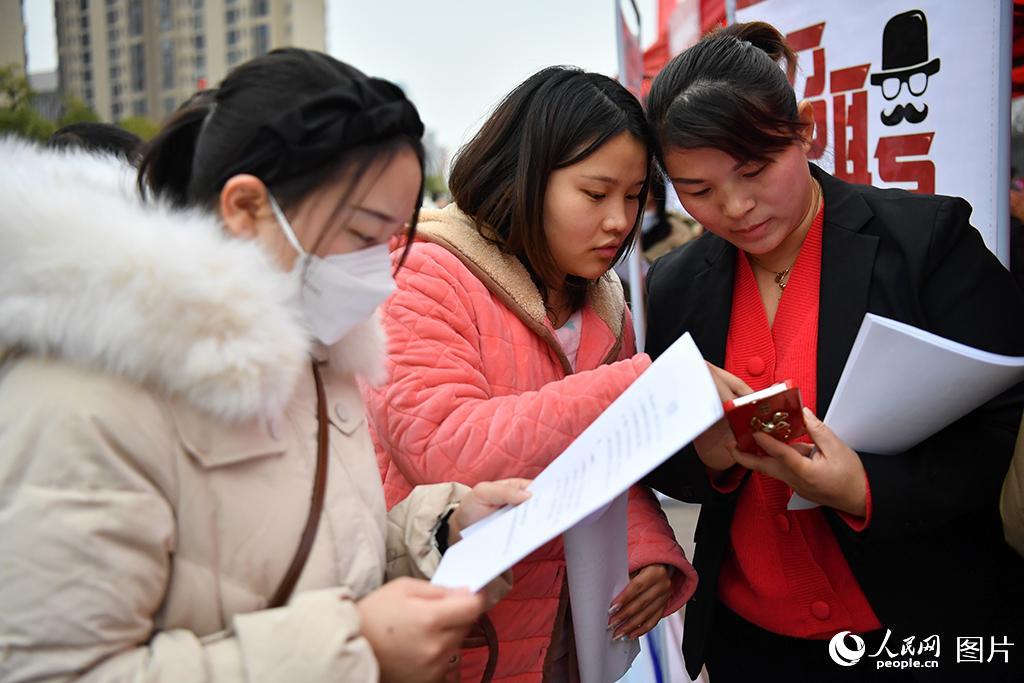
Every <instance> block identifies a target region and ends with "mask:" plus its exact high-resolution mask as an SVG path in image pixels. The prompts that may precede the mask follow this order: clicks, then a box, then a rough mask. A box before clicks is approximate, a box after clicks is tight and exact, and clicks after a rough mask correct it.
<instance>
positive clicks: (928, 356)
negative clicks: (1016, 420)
mask: <svg viewBox="0 0 1024 683" xmlns="http://www.w3.org/2000/svg"><path fill="white" fill-rule="evenodd" d="M1022 380H1024V358H1018V357H1014V356H1000V355H998V354H995V353H989V352H987V351H979V350H978V349H975V348H971V347H970V346H966V345H964V344H959V343H957V342H954V341H950V340H948V339H944V338H943V337H940V336H938V335H935V334H932V333H930V332H925V331H924V330H919V329H918V328H916V327H913V326H911V325H907V324H906V323H901V322H897V321H895V320H890V319H888V318H883V317H881V316H878V315H875V314H873V313H868V314H867V315H865V316H864V322H863V323H861V326H860V332H858V333H857V339H856V340H855V341H854V342H853V348H852V349H851V350H850V357H849V358H848V359H847V361H846V367H845V368H843V374H842V375H841V376H840V378H839V384H838V385H837V386H836V392H835V395H834V396H833V398H832V403H831V404H830V405H829V409H828V413H826V415H825V420H824V421H825V424H827V425H828V426H829V427H830V428H831V429H832V431H834V432H835V433H836V436H838V437H839V438H840V439H842V440H843V441H844V442H845V443H846V445H848V446H849V447H850V448H852V449H853V450H855V451H864V452H867V453H880V454H886V455H890V454H893V453H902V452H904V451H907V450H909V449H910V448H912V447H913V446H915V445H917V444H919V443H921V442H922V441H924V440H925V439H927V438H928V437H929V436H932V435H933V434H935V433H936V432H938V431H940V430H942V429H943V428H945V427H947V426H949V425H950V424H952V423H953V422H956V421H957V420H959V419H960V418H961V417H963V416H964V415H966V414H967V413H969V412H971V411H972V410H974V409H975V408H978V407H979V406H981V405H982V404H984V403H985V402H987V401H989V400H990V399H993V398H995V397H996V396H998V395H999V394H1001V393H1002V392H1004V391H1006V390H1007V389H1009V388H1010V387H1012V386H1014V385H1015V384H1017V383H1019V382H1021V381H1022ZM810 507H817V504H816V503H811V502H810V501H807V500H805V499H803V498H801V497H800V496H797V495H794V496H793V498H792V499H791V500H790V503H789V509H790V510H803V509H807V508H810Z"/></svg>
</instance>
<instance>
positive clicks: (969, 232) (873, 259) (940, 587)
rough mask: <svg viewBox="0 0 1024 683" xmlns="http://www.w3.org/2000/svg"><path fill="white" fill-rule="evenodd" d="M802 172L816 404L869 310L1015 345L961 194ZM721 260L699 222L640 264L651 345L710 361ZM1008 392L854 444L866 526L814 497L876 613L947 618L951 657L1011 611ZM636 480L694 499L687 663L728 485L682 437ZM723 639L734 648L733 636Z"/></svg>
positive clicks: (719, 540)
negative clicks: (810, 194) (946, 417)
mask: <svg viewBox="0 0 1024 683" xmlns="http://www.w3.org/2000/svg"><path fill="white" fill-rule="evenodd" d="M811 173H812V175H814V177H815V178H817V179H818V181H819V182H820V183H821V187H822V191H823V193H824V199H825V216H824V227H823V235H822V257H821V258H822V263H821V285H820V301H819V306H820V313H819V320H818V362H817V396H818V398H817V404H818V405H817V408H818V412H819V414H820V415H822V416H823V415H824V414H825V412H826V411H827V410H828V406H829V403H830V402H831V400H832V395H833V394H834V392H835V389H836V384H837V382H838V381H839V376H840V374H841V373H842V370H843V367H844V365H845V364H846V358H847V356H848V355H849V352H850V348H851V347H852V345H853V341H854V338H855V337H856V335H857V331H858V329H859V328H860V324H861V321H862V319H863V317H864V314H865V313H868V312H871V313H877V314H879V315H882V316H885V317H888V318H893V319H895V320H900V321H903V322H905V323H909V324H910V325H914V326H916V327H920V328H922V329H925V330H929V331H931V332H934V333H936V334H939V335H941V336H943V337H947V338H950V339H954V340H956V341H959V342H963V343H965V344H969V345H971V346H975V347H979V348H982V349H985V350H988V351H993V352H997V353H1003V354H1010V355H1024V295H1022V293H1021V291H1020V289H1019V288H1018V287H1017V284H1016V283H1015V282H1014V280H1013V278H1012V277H1011V276H1010V274H1009V273H1008V272H1007V271H1006V269H1005V268H1003V267H1002V265H1000V264H999V262H998V261H997V260H996V259H995V257H994V256H993V255H992V254H991V252H989V251H988V249H986V248H985V245H984V243H983V242H982V239H981V236H980V234H979V233H978V232H977V230H975V229H974V228H972V227H971V226H970V223H969V218H970V213H971V207H970V205H969V204H967V202H965V201H964V200H962V199H957V198H951V197H940V196H924V195H916V194H911V193H908V192H904V191H902V190H881V189H878V188H873V187H867V186H860V185H851V184H848V183H845V182H843V181H841V180H838V179H837V178H834V177H832V176H831V175H829V174H827V173H825V172H824V171H822V170H821V169H819V168H817V167H816V166H813V165H812V166H811ZM735 264H736V248H735V247H733V246H732V245H731V244H729V243H728V242H726V241H725V240H723V239H721V238H719V237H717V236H715V235H712V234H709V233H708V234H705V235H703V236H702V237H701V238H700V239H697V240H695V241H694V242H691V243H689V244H686V245H684V246H683V247H682V248H680V249H678V250H677V251H675V252H673V253H670V254H668V255H666V256H665V257H664V258H662V259H660V260H658V261H657V262H656V263H655V264H654V266H653V267H652V268H651V271H650V273H649V274H648V302H649V303H648V305H649V318H648V319H649V324H648V330H647V351H648V353H650V354H651V356H653V357H657V356H658V355H659V354H660V353H662V352H663V351H664V350H665V349H666V348H668V346H669V345H670V344H671V343H672V342H673V341H675V340H676V339H677V338H678V337H680V336H682V335H683V334H684V333H685V332H690V333H691V334H692V335H693V338H694V341H695V342H696V344H697V346H698V348H699V349H700V350H701V352H702V353H703V355H704V357H705V358H706V359H707V360H709V361H710V362H712V363H714V364H716V365H718V366H722V365H723V364H724V361H725V342H726V336H727V333H728V327H729V316H730V312H731V308H732V290H733V276H734V273H735ZM894 371H898V368H894ZM1022 407H1024V384H1021V385H1019V386H1017V387H1015V388H1014V389H1011V390H1010V391H1008V392H1006V393H1005V394H1003V395H1002V396H1000V397H998V398H996V399H994V400H993V401H991V402H989V403H988V404H986V405H984V406H982V407H981V408H979V409H978V410H976V411H975V412H973V413H971V414H970V415H968V416H966V417H964V418H963V419H961V420H959V421H958V422H956V423H954V424H953V425H950V426H949V427H948V428H946V429H945V430H943V431H941V432H939V433H938V434H936V435H935V436H933V437H931V438H929V439H928V440H926V441H924V442H923V443H921V444H920V445H918V446H916V447H915V448H913V449H912V450H910V451H908V452H906V453H903V454H899V455H876V454H872V453H860V456H861V460H862V461H863V463H864V468H865V470H866V471H867V475H868V480H869V482H870V486H871V499H872V520H871V525H870V527H869V528H868V529H866V530H865V531H864V532H862V533H855V532H854V531H853V530H851V529H850V527H849V526H848V525H847V524H845V523H844V522H843V521H842V520H841V519H839V518H838V516H836V515H835V513H834V512H833V511H832V510H831V509H829V508H824V510H825V514H826V516H827V517H828V519H829V521H830V523H831V525H832V527H833V529H834V531H835V534H836V537H837V539H838V541H839V544H840V547H841V548H842V550H843V553H844V554H845V556H846V558H847V561H848V562H849V564H850V567H851V569H852V570H853V573H854V575H855V576H856V577H857V579H858V581H859V582H860V585H861V587H862V589H863V591H864V593H865V595H866V596H867V598H868V601H869V602H870V603H871V606H872V608H873V609H874V611H875V613H876V615H877V616H878V618H879V620H880V621H881V623H882V625H883V627H887V628H891V629H892V630H893V634H892V635H893V638H900V639H902V638H905V637H907V636H910V635H914V636H917V637H918V638H923V637H925V636H927V635H930V634H932V633H943V634H948V636H949V637H944V638H943V639H942V640H943V642H942V649H943V652H942V660H943V666H944V667H945V668H947V670H949V671H950V673H952V670H954V669H955V665H953V666H951V667H949V666H946V664H947V663H949V662H955V649H956V640H955V636H956V635H957V634H959V635H964V636H967V635H981V634H991V635H996V636H999V635H1002V633H1003V632H1004V631H1005V629H1008V628H1011V627H1013V628H1018V629H1019V627H1020V623H1021V619H1022V616H1024V597H1022V596H1024V590H1022V588H1021V587H1020V584H1024V561H1022V560H1021V558H1020V557H1019V556H1018V555H1016V553H1014V552H1013V551H1012V550H1010V548H1009V546H1007V545H1006V543H1005V541H1004V540H1003V537H1002V527H1001V523H1000V517H999V509H998V502H999V492H1000V486H1001V484H1002V481H1003V477H1004V476H1005V474H1006V470H1007V467H1008V464H1009V460H1010V457H1011V455H1012V453H1013V445H1014V439H1015V436H1016V430H1017V427H1018V425H1019V423H1020V419H1021V410H1022ZM907 409H908V410H912V409H913V408H912V407H910V406H908V408H907ZM646 483H648V484H649V485H650V486H652V487H653V488H655V489H657V490H659V491H661V492H662V493H664V494H666V495H668V496H671V497H674V498H677V499H680V500H685V501H689V502H697V503H701V504H702V505H703V507H702V509H701V514H700V518H699V521H698V523H697V530H696V534H695V540H696V544H697V548H696V553H695V558H694V565H695V567H696V569H697V572H698V574H699V576H700V583H699V585H698V589H697V593H696V595H694V597H693V598H692V599H691V600H690V602H689V604H688V605H687V608H686V625H685V631H684V633H685V636H684V642H683V652H684V654H685V657H686V663H687V668H688V669H689V670H690V674H691V675H692V676H694V677H696V674H697V672H699V671H700V668H701V666H702V664H703V662H704V653H705V651H706V645H707V638H708V633H709V627H710V624H711V620H712V619H713V616H714V611H715V604H716V596H717V590H718V589H717V583H718V574H719V569H720V567H721V563H722V555H723V552H724V551H725V549H726V546H727V543H728V534H729V527H730V524H731V521H732V515H733V511H734V509H735V505H736V496H737V493H733V494H722V493H719V492H717V491H715V490H714V489H713V488H712V487H711V486H710V485H709V483H708V479H707V474H706V473H705V470H704V468H703V466H702V465H701V463H700V461H699V459H698V458H697V454H696V452H695V451H694V450H693V448H692V446H689V447H687V448H685V449H683V450H682V451H680V452H679V453H677V454H676V455H675V456H673V457H672V458H671V459H670V460H669V461H667V462H666V463H665V464H664V465H662V466H661V467H660V468H658V469H657V470H655V471H654V472H652V473H651V474H650V475H649V477H648V478H647V479H646ZM1018 632H1019V631H1018ZM1021 635H1022V636H1024V634H1021ZM895 642H898V641H895ZM1011 642H1018V641H1015V640H1012V638H1011ZM1019 642H1021V646H1020V647H1017V648H1011V650H1012V649H1017V650H1018V651H1017V652H1015V653H1013V654H1012V655H1011V661H1012V660H1013V658H1014V657H1016V659H1017V660H1018V661H1022V660H1024V637H1022V638H1021V640H1020V641H1019ZM822 647H823V648H824V647H825V645H824V643H823V645H822ZM737 648H739V650H738V651H739V652H742V644H737ZM947 655H948V656H947ZM959 673H961V674H970V673H971V672H970V671H961V672H959Z"/></svg>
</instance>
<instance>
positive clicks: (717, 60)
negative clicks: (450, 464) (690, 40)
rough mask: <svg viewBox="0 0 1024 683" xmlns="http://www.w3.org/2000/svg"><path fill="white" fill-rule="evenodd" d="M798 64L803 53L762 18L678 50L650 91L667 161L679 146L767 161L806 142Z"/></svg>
mask: <svg viewBox="0 0 1024 683" xmlns="http://www.w3.org/2000/svg"><path fill="white" fill-rule="evenodd" d="M780 62H783V63H784V64H785V68H786V70H785V71H783V70H782V69H781V68H779V66H780ZM795 70H796V54H794V52H793V51H792V50H791V49H790V48H789V46H788V45H787V44H786V41H785V39H784V38H783V36H782V34H780V33H779V31H778V30H777V29H776V28H775V27H774V26H771V25H770V24H766V23H764V22H760V21H754V22H749V23H745V24H733V25H732V26H729V27H727V28H723V29H719V30H717V31H714V32H712V33H709V34H708V35H707V36H705V37H704V38H703V39H702V40H701V41H700V42H699V43H697V44H696V45H694V46H693V47H691V48H689V49H687V50H684V51H683V52H682V53H680V54H679V55H677V56H676V57H675V58H674V59H673V60H672V61H671V62H669V63H668V65H667V66H666V67H665V68H664V69H663V70H662V71H661V73H659V74H658V75H657V77H656V78H655V79H654V83H653V84H652V85H651V92H650V95H648V97H647V119H648V121H650V123H651V128H652V129H653V133H654V137H655V139H656V140H657V154H658V160H659V161H660V162H661V164H662V167H664V153H665V150H666V149H669V148H672V147H679V148H683V149H696V148H699V147H709V148H712V149H718V150H721V151H723V152H726V153H727V154H729V155H731V156H732V157H734V158H735V159H737V160H740V161H765V160H767V158H768V156H769V155H770V154H773V153H775V152H778V151H781V150H783V149H785V148H786V147H788V146H789V145H791V144H792V143H794V142H797V141H799V140H802V139H803V137H804V132H805V131H804V124H803V123H801V122H800V119H799V116H798V115H797V104H796V94H795V93H794V92H793V86H792V85H790V81H791V80H792V78H793V75H794V73H795Z"/></svg>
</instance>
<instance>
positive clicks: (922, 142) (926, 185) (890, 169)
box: [875, 132, 935, 194]
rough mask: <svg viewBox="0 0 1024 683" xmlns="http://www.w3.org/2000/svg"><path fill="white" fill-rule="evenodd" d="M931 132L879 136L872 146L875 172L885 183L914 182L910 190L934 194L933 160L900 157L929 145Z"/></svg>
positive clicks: (923, 150)
mask: <svg viewBox="0 0 1024 683" xmlns="http://www.w3.org/2000/svg"><path fill="white" fill-rule="evenodd" d="M934 137H935V133H934V132H932V133H915V134H914V135H891V136H889V137H887V138H879V139H878V146H877V147H875V158H876V159H878V175H879V176H880V177H881V178H882V180H884V181H886V182H889V183H899V182H903V183H917V187H915V188H913V189H912V191H913V192H920V193H921V194H935V163H934V162H933V161H932V160H931V159H915V160H910V161H900V157H922V156H925V155H926V154H928V150H930V149H931V147H932V138H934Z"/></svg>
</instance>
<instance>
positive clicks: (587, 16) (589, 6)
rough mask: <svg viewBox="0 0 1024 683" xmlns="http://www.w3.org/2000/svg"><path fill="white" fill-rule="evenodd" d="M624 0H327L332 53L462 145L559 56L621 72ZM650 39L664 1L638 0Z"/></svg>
mask: <svg viewBox="0 0 1024 683" xmlns="http://www.w3.org/2000/svg"><path fill="white" fill-rule="evenodd" d="M615 2H616V0H377V1H375V2H367V1H366V0H328V3H327V25H328V28H327V51H328V52H330V53H331V54H332V55H334V56H335V57H338V58H339V59H342V60H344V61H348V62H351V63H352V64H354V65H355V66H357V67H359V68H360V69H362V70H363V71H366V72H367V73H369V74H371V75H374V76H381V77H384V78H388V79H390V80H393V81H396V82H397V83H400V84H401V85H402V86H403V87H404V88H405V89H406V91H407V92H408V94H409V97H410V98H412V100H413V101H414V102H415V103H416V105H417V106H418V107H419V109H420V114H421V116H422V117H423V120H424V122H425V123H426V125H427V127H428V128H430V129H432V130H434V131H436V133H437V136H438V139H439V140H440V142H441V144H442V145H443V146H445V147H446V148H447V149H448V151H449V152H454V151H455V150H456V149H457V148H458V147H459V146H460V145H461V144H462V143H463V142H465V141H466V140H467V139H468V138H469V136H470V135H472V134H473V133H474V132H475V131H476V129H477V128H478V127H479V125H480V124H481V123H482V121H483V119H484V117H486V115H487V113H488V112H489V111H490V110H491V108H492V107H493V106H494V105H495V104H497V102H498V100H499V99H501V97H502V96H503V95H504V94H505V93H507V92H508V91H509V90H511V89H512V88H513V87H515V85H516V84H518V83H519V82H520V81H522V80H523V79H525V78H526V77H527V76H529V75H530V74H532V73H533V72H535V71H537V70H538V69H540V68H542V67H545V66H549V65H552V64H572V65H575V66H579V67H582V68H584V69H588V70H590V71H598V72H601V73H605V74H608V75H610V76H611V75H615V73H616V71H617V66H616V64H617V54H616V44H615ZM637 5H638V7H639V9H640V13H641V17H642V30H643V36H644V42H645V44H646V43H649V42H650V41H651V40H653V37H654V36H653V34H654V25H655V22H656V16H655V14H656V12H657V0H637ZM24 7H25V22H26V25H27V33H28V37H27V50H28V68H29V71H30V72H37V71H50V70H53V69H56V68H57V54H56V47H55V42H56V41H55V37H54V27H53V2H50V1H49V0H28V1H27V2H25V3H24Z"/></svg>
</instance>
